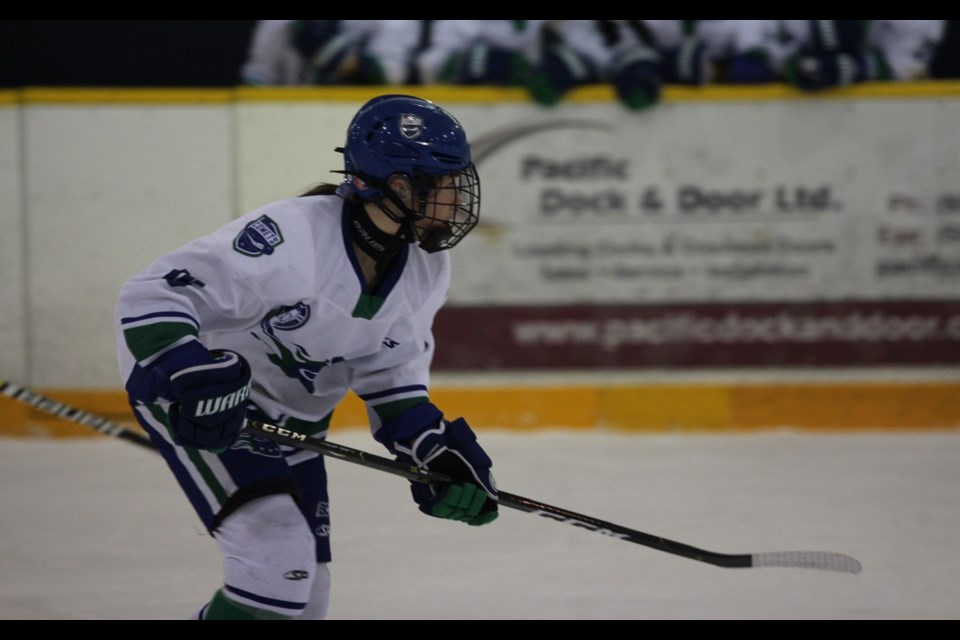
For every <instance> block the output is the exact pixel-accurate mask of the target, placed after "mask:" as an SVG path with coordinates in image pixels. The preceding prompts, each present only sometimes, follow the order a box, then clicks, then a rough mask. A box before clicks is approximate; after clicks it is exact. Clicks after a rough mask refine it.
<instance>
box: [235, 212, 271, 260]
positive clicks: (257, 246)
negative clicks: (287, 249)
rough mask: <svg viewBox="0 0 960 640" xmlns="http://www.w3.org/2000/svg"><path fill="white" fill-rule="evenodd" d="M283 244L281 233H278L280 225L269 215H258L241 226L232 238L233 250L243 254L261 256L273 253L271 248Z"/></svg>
mask: <svg viewBox="0 0 960 640" xmlns="http://www.w3.org/2000/svg"><path fill="white" fill-rule="evenodd" d="M281 244H283V234H282V233H280V225H278V224H277V223H276V222H274V221H273V220H271V219H270V217H269V216H260V217H259V218H257V219H256V220H254V221H253V222H251V223H250V224H248V225H247V226H245V227H244V228H243V231H241V232H240V235H238V236H237V237H236V238H234V240H233V248H234V250H235V251H238V252H240V253H242V254H243V255H245V256H252V257H254V258H255V257H257V256H262V255H267V256H269V255H270V254H272V253H273V250H274V249H275V248H276V247H277V246H279V245H281Z"/></svg>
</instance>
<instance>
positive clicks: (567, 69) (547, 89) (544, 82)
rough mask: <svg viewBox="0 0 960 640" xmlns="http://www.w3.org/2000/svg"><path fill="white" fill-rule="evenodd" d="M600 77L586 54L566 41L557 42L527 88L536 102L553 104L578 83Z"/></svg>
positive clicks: (546, 104) (588, 81) (545, 56)
mask: <svg viewBox="0 0 960 640" xmlns="http://www.w3.org/2000/svg"><path fill="white" fill-rule="evenodd" d="M598 81H599V78H598V76H597V73H596V71H595V70H594V69H593V65H591V64H590V62H589V61H588V60H587V59H586V58H584V57H583V56H581V55H580V54H579V53H577V52H576V51H574V50H573V49H571V48H570V47H568V46H566V45H557V46H555V47H553V48H552V49H551V50H550V51H549V52H547V53H546V55H544V57H543V60H542V61H541V62H540V64H538V65H537V66H536V67H535V68H534V69H533V71H532V72H531V74H530V79H529V81H528V82H527V90H528V91H529V92H530V95H531V96H532V97H533V99H534V100H535V101H536V102H538V103H540V104H542V105H544V106H553V105H555V104H557V103H558V102H560V101H561V100H562V99H563V96H565V95H567V93H569V92H570V90H571V89H573V88H574V87H578V86H580V85H584V84H590V83H594V82H598Z"/></svg>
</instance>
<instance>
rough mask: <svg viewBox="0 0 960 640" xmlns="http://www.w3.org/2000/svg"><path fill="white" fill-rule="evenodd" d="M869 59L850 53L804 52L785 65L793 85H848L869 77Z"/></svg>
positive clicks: (815, 87)
mask: <svg viewBox="0 0 960 640" xmlns="http://www.w3.org/2000/svg"><path fill="white" fill-rule="evenodd" d="M866 66H867V65H866V61H865V60H864V58H863V57H861V56H857V55H854V54H851V53H844V52H837V53H801V54H799V55H797V56H795V57H793V58H792V59H791V60H790V61H789V62H788V63H787V67H786V72H785V74H786V77H787V81H788V82H790V84H792V85H794V86H796V87H797V88H799V89H801V90H803V91H820V90H822V89H830V88H833V87H845V86H847V85H849V84H853V83H854V82H862V81H863V80H865V79H866V75H867V69H866Z"/></svg>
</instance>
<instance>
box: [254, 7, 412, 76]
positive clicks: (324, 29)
mask: <svg viewBox="0 0 960 640" xmlns="http://www.w3.org/2000/svg"><path fill="white" fill-rule="evenodd" d="M422 23H423V21H422V20H260V21H259V22H258V23H257V25H256V27H255V29H254V31H253V34H252V37H251V39H250V45H249V47H248V50H247V57H246V59H245V60H244V62H243V65H242V67H241V69H240V82H241V84H244V85H250V86H278V85H286V86H294V85H300V86H311V85H382V84H405V83H407V82H408V81H409V80H410V64H411V57H412V55H413V52H414V49H415V47H416V45H417V42H418V40H419V38H420V32H421V29H422V26H423V25H422Z"/></svg>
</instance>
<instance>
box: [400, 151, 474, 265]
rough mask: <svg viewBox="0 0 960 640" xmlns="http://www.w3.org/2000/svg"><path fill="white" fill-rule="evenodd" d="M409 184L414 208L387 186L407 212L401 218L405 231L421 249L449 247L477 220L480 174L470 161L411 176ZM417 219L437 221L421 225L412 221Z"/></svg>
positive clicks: (443, 249) (429, 251)
mask: <svg viewBox="0 0 960 640" xmlns="http://www.w3.org/2000/svg"><path fill="white" fill-rule="evenodd" d="M446 178H449V179H446ZM441 183H442V184H441ZM411 186H412V187H413V191H414V194H415V198H414V207H415V209H411V208H409V207H407V206H406V205H405V204H404V203H403V202H402V201H401V200H400V199H399V198H398V197H397V196H396V195H395V194H393V193H392V192H390V191H389V189H388V190H387V195H388V198H389V199H390V201H391V202H393V203H394V204H395V205H397V206H398V207H399V208H400V210H401V211H403V212H404V213H405V214H406V219H404V220H401V221H400V222H402V223H403V224H404V227H405V229H404V231H405V232H406V233H408V234H410V236H409V237H410V238H411V239H412V240H413V241H416V242H418V243H419V244H420V248H422V249H423V250H424V251H427V252H428V253H434V252H437V251H445V250H447V249H450V248H451V247H454V246H455V245H456V244H457V243H458V242H460V241H461V240H462V239H463V238H464V236H466V235H467V234H468V233H470V230H471V229H473V228H474V227H475V226H477V222H478V221H479V220H480V176H479V175H478V174H477V168H476V167H475V166H474V165H473V163H472V162H471V163H470V164H469V165H467V167H466V168H465V169H463V171H459V172H457V173H452V174H446V175H444V176H420V177H416V178H413V179H412V180H411ZM451 192H452V193H451ZM451 206H452V213H451ZM418 220H429V221H435V222H437V223H438V224H437V225H436V226H432V227H430V228H421V227H418V226H416V224H415V223H416V221H418Z"/></svg>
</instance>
